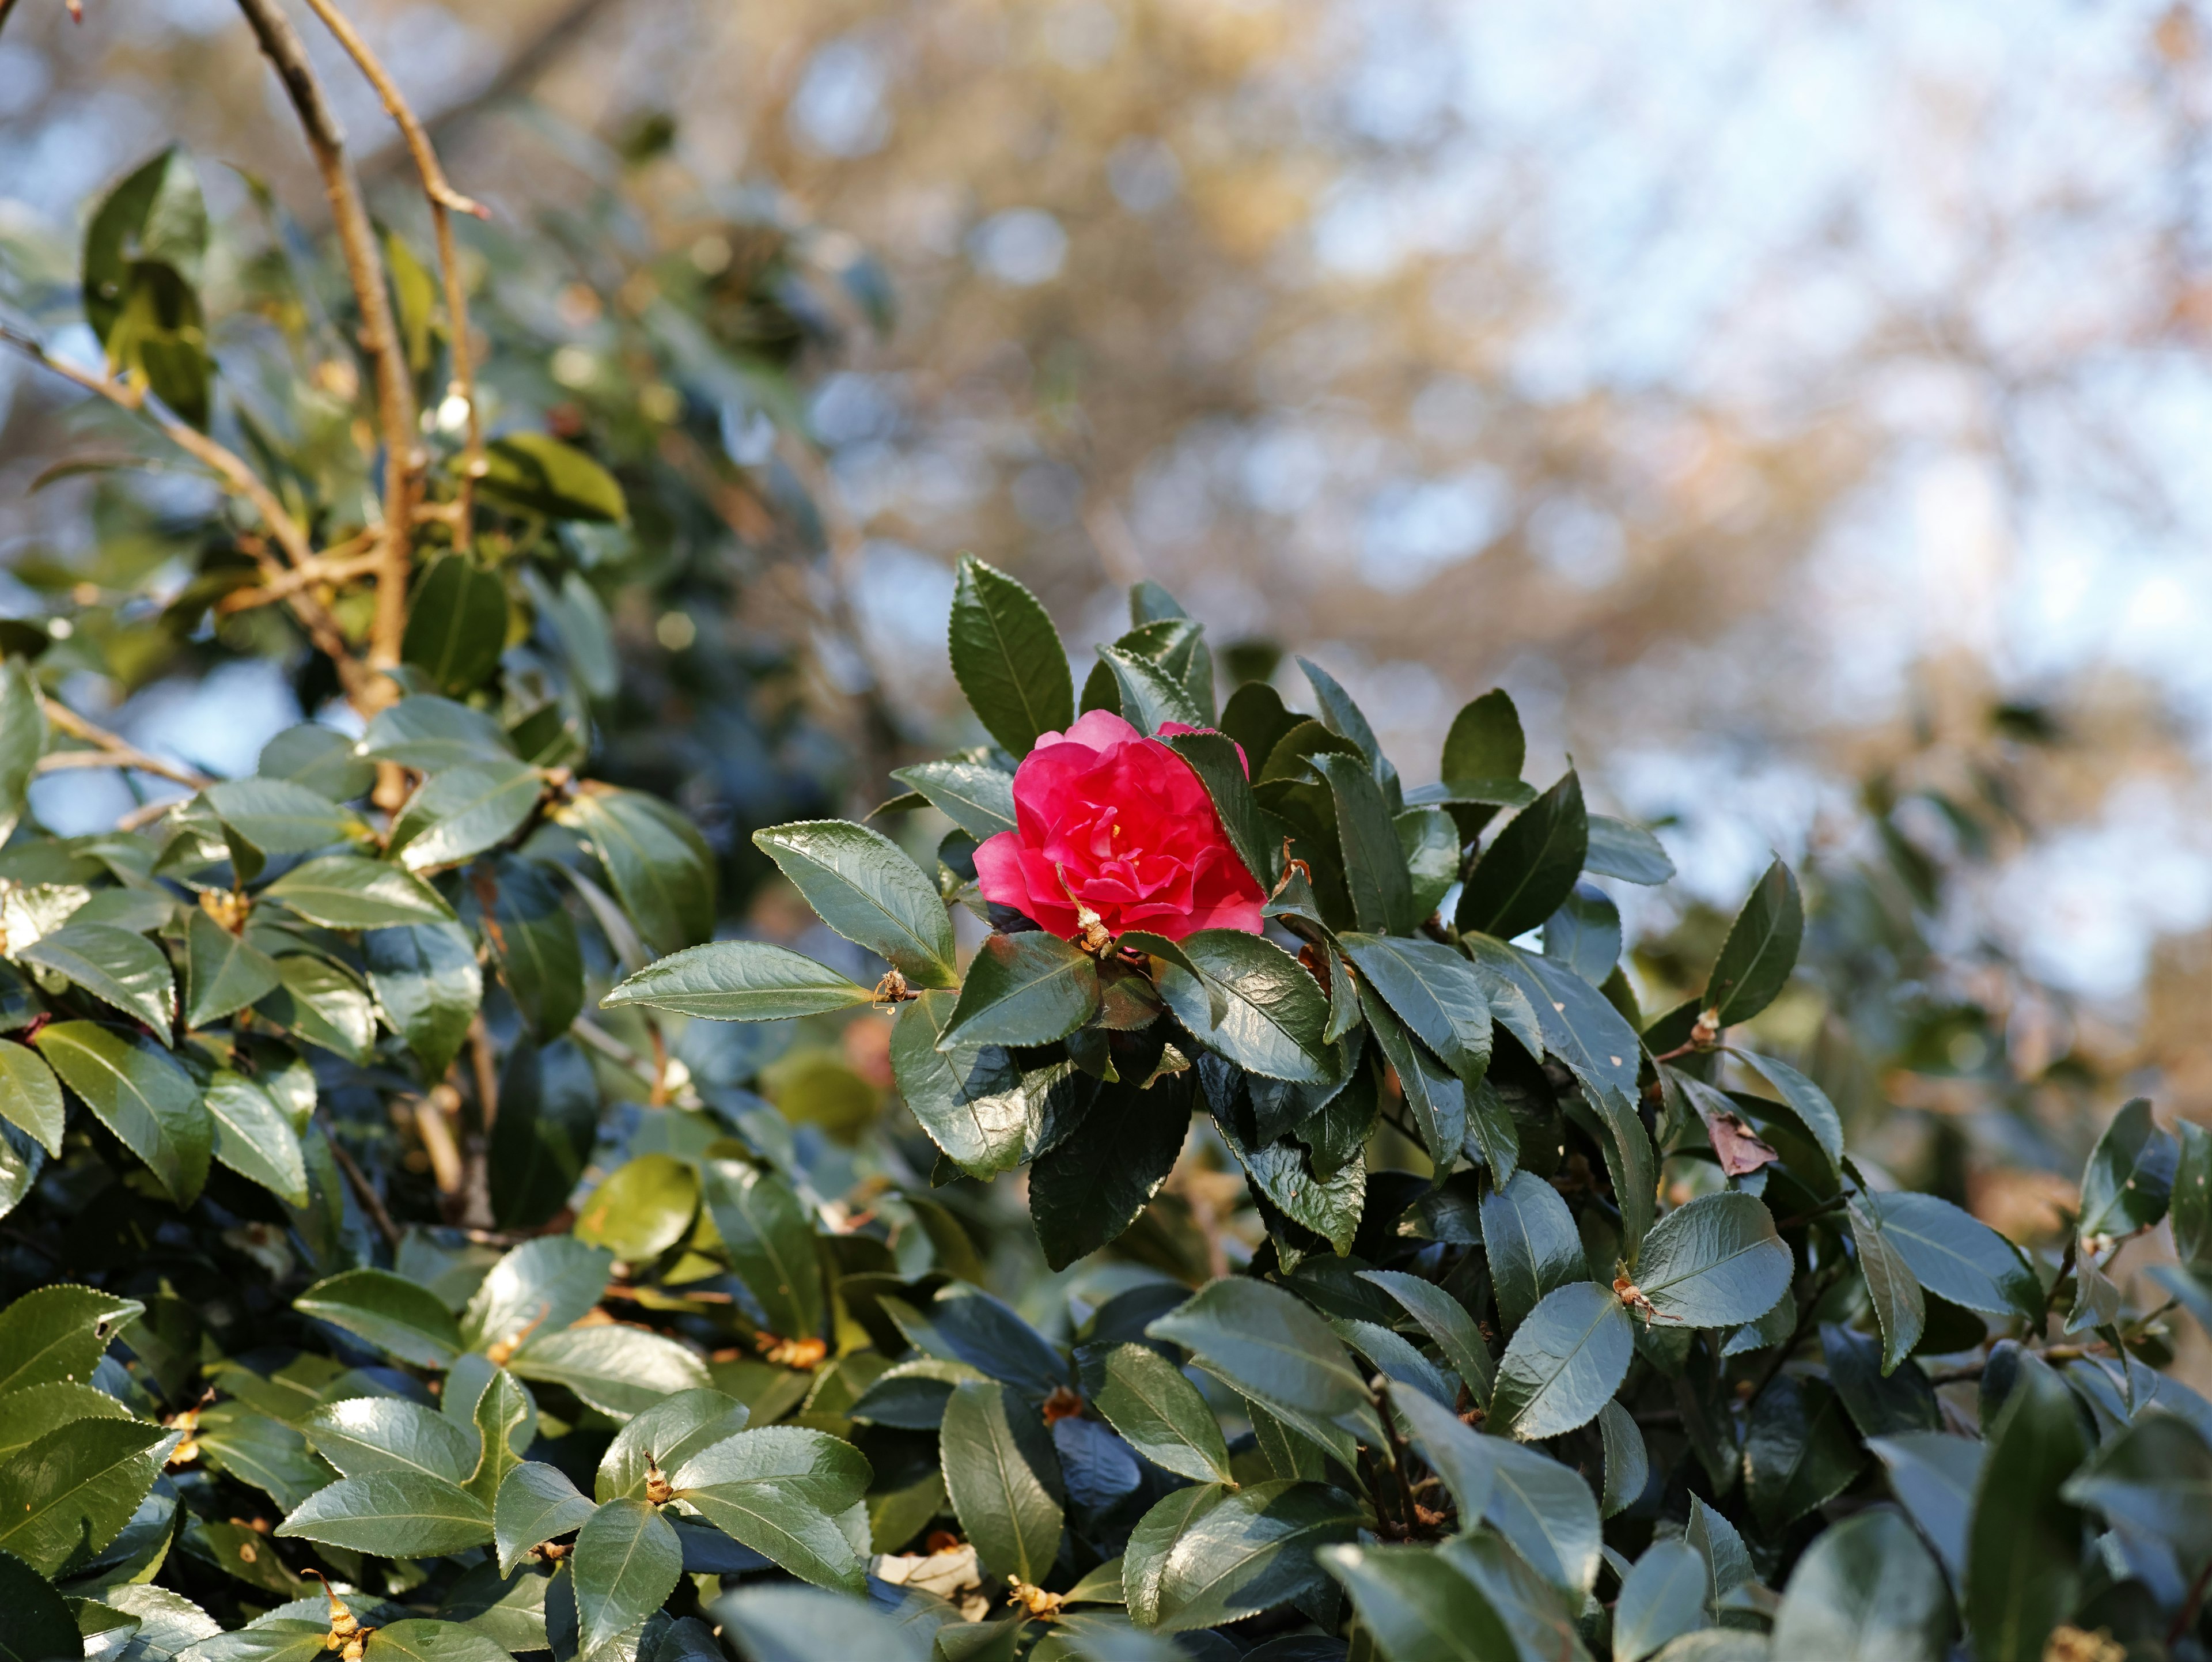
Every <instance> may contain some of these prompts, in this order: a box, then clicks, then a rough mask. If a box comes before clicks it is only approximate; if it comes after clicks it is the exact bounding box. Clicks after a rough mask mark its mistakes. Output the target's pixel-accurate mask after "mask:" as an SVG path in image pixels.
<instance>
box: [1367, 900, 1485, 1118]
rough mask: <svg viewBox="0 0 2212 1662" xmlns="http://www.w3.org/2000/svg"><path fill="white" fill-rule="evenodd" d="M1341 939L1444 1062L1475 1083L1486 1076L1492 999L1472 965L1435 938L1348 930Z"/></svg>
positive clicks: (1402, 1017) (1386, 998) (1371, 982)
mask: <svg viewBox="0 0 2212 1662" xmlns="http://www.w3.org/2000/svg"><path fill="white" fill-rule="evenodd" d="M1338 943H1339V944H1340V946H1342V947H1343V948H1344V950H1345V951H1346V953H1350V954H1351V955H1352V963H1353V964H1354V965H1357V966H1358V970H1359V973H1360V975H1361V976H1362V977H1364V979H1365V981H1366V982H1367V983H1368V984H1369V985H1370V986H1371V987H1373V988H1374V989H1375V990H1376V992H1378V993H1380V994H1381V995H1383V1001H1384V1002H1385V1003H1387V1004H1388V1005H1389V1007H1390V1008H1391V1009H1392V1010H1393V1011H1394V1012H1395V1014H1396V1015H1397V1017H1398V1019H1399V1020H1401V1021H1403V1022H1404V1023H1405V1024H1406V1025H1407V1026H1408V1027H1410V1028H1412V1029H1413V1032H1415V1033H1416V1034H1418V1035H1419V1037H1420V1040H1421V1042H1422V1043H1423V1044H1425V1045H1427V1046H1428V1047H1429V1049H1430V1050H1433V1051H1435V1052H1436V1054H1437V1056H1439V1057H1440V1058H1442V1060H1443V1064H1444V1066H1446V1067H1447V1068H1450V1069H1451V1070H1452V1072H1454V1073H1455V1074H1456V1075H1459V1077H1460V1078H1461V1079H1462V1081H1465V1082H1466V1083H1467V1084H1468V1086H1470V1087H1472V1086H1473V1085H1474V1084H1475V1083H1476V1082H1477V1081H1480V1079H1481V1078H1482V1076H1483V1075H1484V1073H1485V1072H1486V1070H1487V1069H1488V1068H1489V1066H1490V1043H1491V1035H1490V1000H1489V997H1488V996H1487V995H1486V994H1485V993H1484V991H1483V989H1482V980H1481V977H1479V976H1478V975H1476V973H1475V971H1474V965H1471V964H1469V963H1468V961H1467V959H1465V958H1463V957H1462V956H1461V955H1460V954H1459V953H1455V952H1454V951H1453V950H1452V949H1451V948H1450V947H1447V946H1444V945H1443V944H1442V943H1441V942H1438V941H1418V940H1412V941H1409V940H1394V939H1388V938H1385V937H1383V936H1380V935H1371V934H1345V935H1340V936H1339V937H1338Z"/></svg>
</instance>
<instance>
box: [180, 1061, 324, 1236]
mask: <svg viewBox="0 0 2212 1662" xmlns="http://www.w3.org/2000/svg"><path fill="white" fill-rule="evenodd" d="M201 1100H202V1101H203V1103H204V1105H206V1109H207V1113H208V1117H209V1118H210V1119H211V1120H212V1121H213V1122H214V1123H215V1157H216V1159H217V1160H221V1161H222V1163H223V1164H224V1165H225V1166H228V1167H229V1168H230V1169H231V1170H232V1171H234V1172H237V1173H238V1174H239V1176H240V1177H242V1178H247V1179H249V1180H251V1181H252V1182H254V1183H258V1184H260V1185H261V1186H262V1187H263V1188H264V1189H266V1190H268V1191H269V1192H270V1194H272V1195H274V1196H276V1197H277V1198H278V1199H279V1200H282V1201H284V1202H288V1203H289V1204H290V1205H293V1206H305V1205H306V1204H307V1155H306V1154H304V1153H303V1152H302V1151H301V1148H300V1135H299V1133H298V1132H296V1131H295V1130H294V1129H292V1122H291V1120H290V1118H289V1117H287V1115H286V1114H285V1112H284V1111H283V1109H282V1108H279V1107H278V1106H277V1105H276V1103H275V1102H274V1101H273V1100H272V1099H270V1095H269V1093H268V1092H266V1091H264V1090H263V1089H262V1088H261V1087H260V1085H259V1084H258V1082H257V1081H253V1080H250V1079H248V1078H246V1076H245V1075H243V1074H236V1073H233V1072H232V1071H231V1070H230V1069H229V1068H216V1071H215V1073H214V1075H213V1076H212V1077H211V1078H210V1080H209V1081H208V1087H207V1094H206V1095H205V1096H204V1098H202V1099H201Z"/></svg>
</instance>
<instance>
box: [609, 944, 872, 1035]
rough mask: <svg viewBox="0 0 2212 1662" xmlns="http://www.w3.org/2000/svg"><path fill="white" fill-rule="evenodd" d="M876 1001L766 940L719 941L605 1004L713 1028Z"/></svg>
mask: <svg viewBox="0 0 2212 1662" xmlns="http://www.w3.org/2000/svg"><path fill="white" fill-rule="evenodd" d="M874 996H875V995H874V994H873V993H872V992H871V991H870V990H869V989H867V988H866V987H863V986H860V985H859V984H858V983H855V982H853V981H850V980H848V979H847V978H846V977H844V976H842V975H840V974H838V973H837V971H835V970H833V969H830V968H829V967H828V966H827V965H822V964H817V963H816V962H815V961H814V960H813V959H811V958H806V957H804V956H802V955H801V954H799V953H794V952H793V951H792V950H790V948H788V947H777V946H773V945H771V944H770V943H769V942H767V941H710V942H708V944H707V945H706V946H703V947H685V948H684V950H683V951H682V952H680V953H671V955H670V956H668V957H666V958H664V959H661V960H660V961H659V963H657V964H650V965H647V966H646V967H645V968H644V969H642V970H640V971H638V972H637V973H636V974H635V975H634V976H632V977H629V979H628V980H627V981H624V982H623V983H622V984H621V985H619V986H617V988H616V989H614V991H612V992H611V993H609V994H608V995H606V997H605V998H604V999H602V1000H600V1001H599V1002H600V1005H601V1007H602V1008H609V1009H611V1008H614V1007H615V1006H617V1005H621V1004H641V1005H643V1006H644V1007H645V1008H647V1009H653V1010H670V1011H673V1012H674V1013H676V1014H678V1015H690V1016H703V1017H705V1018H706V1019H707V1020H710V1021H785V1020H791V1019H793V1018H795V1017H799V1016H810V1015H828V1014H832V1013H834V1012H836V1011H838V1010H849V1009H851V1008H854V1006H855V1005H860V1004H866V1003H868V1002H870V1001H872V999H873V998H874Z"/></svg>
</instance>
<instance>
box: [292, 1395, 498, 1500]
mask: <svg viewBox="0 0 2212 1662" xmlns="http://www.w3.org/2000/svg"><path fill="white" fill-rule="evenodd" d="M301 1430H302V1431H304V1432H306V1433H307V1440H308V1441H309V1442H311V1443H313V1445H314V1448H315V1452H316V1453H318V1454H319V1455H321V1456H322V1457H323V1458H325V1460H328V1461H329V1462H330V1463H331V1464H332V1465H334V1466H336V1467H337V1469H338V1471H339V1474H340V1475H341V1476H347V1477H366V1476H370V1475H371V1474H372V1473H374V1472H380V1471H409V1472H415V1473H418V1474H419V1475H421V1476H425V1477H436V1478H441V1479H442V1480H443V1481H445V1482H449V1483H461V1482H467V1481H468V1476H469V1474H470V1473H471V1472H472V1471H474V1470H476V1466H477V1458H478V1456H479V1455H480V1454H481V1452H482V1450H481V1449H480V1447H479V1446H478V1444H477V1439H476V1437H475V1436H474V1435H473V1434H471V1432H469V1431H468V1430H466V1429H465V1428H462V1427H460V1426H458V1425H456V1424H454V1423H453V1421H451V1420H449V1419H447V1417H446V1416H445V1415H442V1414H440V1413H438V1412H437V1411H436V1410H435V1409H428V1408H425V1407H423V1406H422V1404H421V1403H410V1402H408V1401H407V1400H405V1399H404V1397H347V1398H345V1399H344V1400H343V1401H341V1402H335V1403H325V1404H324V1405H323V1406H322V1407H320V1408H319V1409H316V1410H315V1411H314V1412H313V1414H310V1415H308V1416H307V1419H306V1421H305V1422H302V1424H301Z"/></svg>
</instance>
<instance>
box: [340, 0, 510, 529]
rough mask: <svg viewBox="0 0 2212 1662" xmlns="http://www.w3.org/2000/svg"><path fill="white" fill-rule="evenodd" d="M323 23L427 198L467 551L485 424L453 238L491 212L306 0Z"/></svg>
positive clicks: (348, 34) (364, 50)
mask: <svg viewBox="0 0 2212 1662" xmlns="http://www.w3.org/2000/svg"><path fill="white" fill-rule="evenodd" d="M307 5H308V7H309V9H312V10H313V12H314V14H315V15H316V16H318V17H319V18H321V19H322V21H323V27H325V28H327V29H328V30H330V32H331V33H332V34H333V35H335V36H336V37H337V42H338V44H339V45H340V46H343V47H344V48H345V49H346V52H348V54H349V55H350V56H351V58H353V61H354V63H355V64H356V66H357V67H358V68H359V69H360V70H361V72H362V75H364V76H367V77H368V83H369V85H371V86H373V87H374V88H376V94H377V96H378V97H379V98H381V99H382V100H384V112H385V113H386V115H389V116H390V117H391V118H392V121H393V123H394V124H395V125H397V126H398V129H399V131H400V135H401V137H404V139H405V140H406V141H407V150H408V154H409V155H411V156H412V157H413V158H414V160H415V170H416V173H418V174H421V175H422V194H423V195H424V196H425V197H427V198H428V199H429V204H430V229H431V234H432V235H433V236H434V237H435V239H436V241H437V245H438V272H439V276H440V277H441V279H442V280H443V282H444V284H445V289H446V320H447V328H448V331H449V332H450V333H451V335H452V338H453V391H454V392H455V393H457V394H458V395H459V398H460V400H461V402H462V404H463V405H465V406H466V408H467V412H468V437H467V440H466V441H465V444H464V446H463V447H462V450H461V466H460V469H459V474H460V486H459V496H458V497H457V498H456V501H455V504H454V506H455V512H454V514H453V517H452V518H451V520H450V521H448V523H449V524H450V525H451V526H452V527H453V546H454V547H455V548H458V549H460V550H463V551H465V550H466V549H467V548H468V546H469V541H470V536H471V530H472V528H473V524H474V521H475V517H476V515H475V496H476V486H477V476H478V475H479V474H481V473H482V472H483V422H482V421H481V420H480V419H479V418H478V417H477V378H476V366H475V364H474V363H473V362H471V361H470V356H469V298H468V289H467V287H466V285H465V284H464V283H462V281H461V260H460V253H459V250H458V249H457V248H456V247H455V246H454V242H453V215H455V214H457V213H459V214H469V215H472V216H475V217H476V218H477V219H489V218H490V217H491V210H490V209H489V208H487V207H485V206H484V205H483V204H482V203H481V202H478V201H477V200H475V199H474V198H471V197H465V196H463V195H462V194H461V193H460V192H459V191H457V190H455V189H454V188H453V186H452V185H451V184H450V183H449V182H447V178H446V170H445V168H444V167H443V166H442V165H441V163H440V162H439V161H438V151H437V147H436V146H435V145H434V144H433V143H431V142H430V135H429V133H428V131H425V130H424V128H423V125H422V122H421V120H419V119H417V118H416V114H415V112H414V110H413V108H412V107H410V105H409V104H408V102H407V100H406V98H405V97H404V95H403V94H401V92H400V90H399V88H398V84H397V83H396V82H394V81H393V80H392V76H390V75H389V74H388V73H387V72H386V70H385V67H384V65H383V64H382V63H381V62H380V61H379V59H378V58H377V56H376V54H375V53H374V52H371V51H370V50H369V48H368V42H367V41H365V40H362V38H361V36H360V34H359V33H357V32H356V30H355V28H354V27H353V25H352V24H351V23H349V22H348V21H346V19H345V15H344V14H343V13H342V12H340V11H339V10H338V9H337V7H336V6H334V5H332V4H331V0H307Z"/></svg>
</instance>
